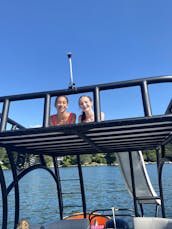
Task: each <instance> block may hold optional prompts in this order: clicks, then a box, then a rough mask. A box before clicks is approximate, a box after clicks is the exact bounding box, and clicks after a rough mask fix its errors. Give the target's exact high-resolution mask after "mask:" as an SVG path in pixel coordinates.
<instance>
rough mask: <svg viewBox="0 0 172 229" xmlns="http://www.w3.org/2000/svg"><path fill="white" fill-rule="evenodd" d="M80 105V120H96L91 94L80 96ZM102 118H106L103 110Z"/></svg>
mask: <svg viewBox="0 0 172 229" xmlns="http://www.w3.org/2000/svg"><path fill="white" fill-rule="evenodd" d="M79 106H80V108H81V110H82V114H81V115H79V117H78V122H79V123H81V122H94V112H93V109H92V106H93V102H92V99H91V97H90V96H88V95H82V96H81V97H80V98H79ZM100 116H101V117H100V118H101V120H102V121H103V120H104V113H103V112H101V114H100Z"/></svg>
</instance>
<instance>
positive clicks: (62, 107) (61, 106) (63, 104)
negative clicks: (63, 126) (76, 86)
mask: <svg viewBox="0 0 172 229" xmlns="http://www.w3.org/2000/svg"><path fill="white" fill-rule="evenodd" d="M56 108H57V110H58V112H59V113H63V112H64V111H66V109H67V108H68V101H67V99H66V98H65V97H64V96H59V97H58V99H57V102H56Z"/></svg>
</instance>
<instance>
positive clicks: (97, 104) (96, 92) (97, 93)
mask: <svg viewBox="0 0 172 229" xmlns="http://www.w3.org/2000/svg"><path fill="white" fill-rule="evenodd" d="M94 116H95V122H100V120H101V117H100V91H99V88H98V87H95V89H94Z"/></svg>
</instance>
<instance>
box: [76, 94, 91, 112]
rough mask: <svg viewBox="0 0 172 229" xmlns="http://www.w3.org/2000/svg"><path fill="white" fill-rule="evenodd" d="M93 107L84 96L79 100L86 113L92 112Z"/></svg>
mask: <svg viewBox="0 0 172 229" xmlns="http://www.w3.org/2000/svg"><path fill="white" fill-rule="evenodd" d="M92 105H93V103H92V101H91V100H90V99H89V98H88V97H87V96H82V97H81V98H80V100H79V106H80V108H81V109H82V110H83V111H84V112H87V111H89V110H91V107H92Z"/></svg>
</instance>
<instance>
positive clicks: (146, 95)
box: [141, 80, 152, 116]
mask: <svg viewBox="0 0 172 229" xmlns="http://www.w3.org/2000/svg"><path fill="white" fill-rule="evenodd" d="M141 92H142V101H143V108H144V114H145V116H152V111H151V105H150V98H149V91H148V85H147V82H146V80H144V81H142V84H141Z"/></svg>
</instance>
